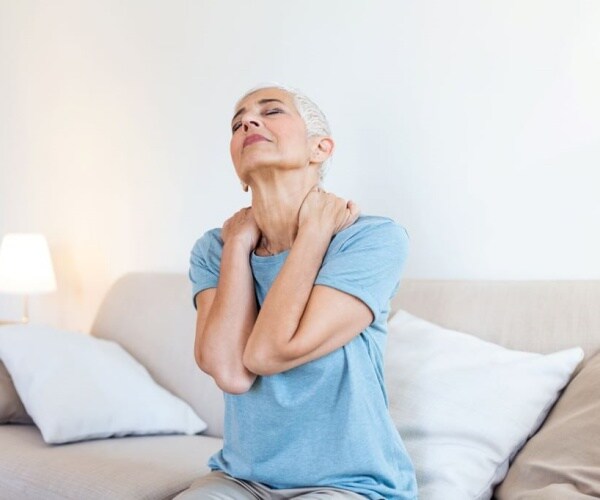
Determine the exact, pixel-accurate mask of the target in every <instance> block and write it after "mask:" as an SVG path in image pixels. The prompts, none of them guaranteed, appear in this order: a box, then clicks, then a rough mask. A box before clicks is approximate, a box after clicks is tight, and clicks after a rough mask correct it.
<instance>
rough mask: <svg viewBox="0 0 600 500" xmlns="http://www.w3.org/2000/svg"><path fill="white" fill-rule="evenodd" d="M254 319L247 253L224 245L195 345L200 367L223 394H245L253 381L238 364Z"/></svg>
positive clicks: (238, 246) (234, 245)
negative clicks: (207, 313) (213, 290)
mask: <svg viewBox="0 0 600 500" xmlns="http://www.w3.org/2000/svg"><path fill="white" fill-rule="evenodd" d="M256 317H257V305H256V294H255V291H254V278H253V276H252V269H251V267H250V260H249V252H248V250H247V248H246V247H245V246H244V245H242V244H240V243H238V242H237V240H231V241H227V242H225V244H224V246H223V251H222V254H221V269H220V273H219V281H218V285H217V290H216V294H215V298H214V301H213V304H212V307H211V310H210V313H209V315H208V317H207V320H206V324H205V327H204V331H203V332H202V336H201V338H200V340H199V345H198V349H199V359H200V366H201V367H202V369H203V370H205V371H206V372H207V373H209V374H210V375H211V376H213V378H214V379H215V381H216V382H217V384H218V385H219V386H220V387H221V388H222V389H223V390H225V391H227V392H245V390H247V389H248V388H249V387H250V386H251V385H252V383H253V382H254V379H255V378H256V374H254V373H251V372H250V371H249V370H248V369H247V368H246V367H245V366H244V364H243V362H242V356H243V353H244V349H245V347H246V342H247V340H248V337H249V335H250V332H251V331H252V328H253V326H254V323H255V321H256Z"/></svg>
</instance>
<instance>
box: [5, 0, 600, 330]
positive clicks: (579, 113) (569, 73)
mask: <svg viewBox="0 0 600 500" xmlns="http://www.w3.org/2000/svg"><path fill="white" fill-rule="evenodd" d="M599 25H600V4H599V3H597V2H592V1H587V2H584V1H573V0H565V1H541V0H539V1H526V2H523V1H517V0H514V1H486V2H481V1H478V0H477V1H476V0H464V1H461V2H447V1H442V0H437V1H425V2H408V1H403V2H398V1H385V2H382V1H372V0H364V1H349V0H339V1H328V2H317V1H302V2H280V1H275V0H273V1H264V0H263V1H257V2H232V1H228V2H227V1H216V0H214V1H206V0H205V1H183V0H169V1H166V0H164V1H156V0H155V1H148V0H129V1H127V2H122V1H120V0H118V1H117V0H108V1H102V2H99V1H81V0H56V1H53V2H41V1H33V0H19V1H10V0H0V74H1V75H2V77H1V78H0V116H1V121H0V235H3V234H5V233H7V232H13V231H23V232H29V231H39V232H43V233H44V234H45V235H46V236H47V238H48V241H49V245H50V248H51V253H52V257H53V259H54V263H55V268H56V273H57V280H58V286H59V290H58V291H57V292H56V293H53V294H48V295H40V296H34V297H32V298H31V303H30V309H31V316H32V321H37V322H46V323H50V324H54V325H56V326H60V327H65V328H71V329H81V330H83V331H86V330H87V329H89V327H90V325H91V322H92V320H93V317H94V314H95V312H96V310H97V308H98V306H99V302H100V300H101V298H102V296H103V295H104V293H105V292H106V290H107V288H108V287H109V286H110V284H111V283H112V282H113V281H114V280H115V279H116V278H118V277H119V276H120V275H122V274H123V273H126V272H129V271H146V270H152V271H173V272H187V269H188V259H189V251H190V249H191V247H192V245H193V243H194V242H195V240H196V239H197V238H198V237H199V236H200V235H201V234H202V233H203V232H204V231H205V230H207V229H208V228H211V227H215V226H220V225H222V223H223V221H224V220H225V219H226V218H228V217H229V216H230V215H232V214H233V213H234V212H235V211H237V210H238V209H239V208H240V207H241V206H246V205H249V203H250V194H249V193H244V192H242V190H241V188H240V185H239V182H238V179H237V177H236V176H235V173H234V170H233V167H232V165H231V160H230V158H229V150H228V147H229V146H228V141H229V135H230V131H229V120H230V118H231V114H232V110H233V105H234V103H235V100H236V99H237V98H238V97H239V95H241V94H242V93H243V92H244V91H245V90H246V89H247V88H249V87H251V86H253V85H254V84H256V83H257V82H262V81H266V80H275V81H280V82H282V83H287V84H289V85H292V86H296V87H299V88H300V89H303V90H304V91H305V92H306V93H307V94H308V95H309V96H311V97H312V98H313V99H314V100H315V101H316V102H317V103H319V104H320V105H321V107H322V108H323V110H324V112H325V113H326V114H327V116H328V118H329V120H330V122H331V125H332V129H333V134H334V137H335V139H336V154H335V157H334V160H333V164H332V166H331V169H330V173H329V175H328V177H327V179H326V183H325V185H326V187H327V189H328V190H329V191H333V192H335V193H337V194H339V195H340V196H344V197H345V198H352V199H354V200H356V201H357V202H358V203H359V205H360V206H361V208H362V210H363V212H364V213H374V214H380V215H388V216H390V217H393V218H395V219H396V220H397V221H399V222H400V223H402V224H403V225H404V226H405V227H406V228H407V229H408V231H409V234H410V236H411V253H410V256H409V260H408V262H407V267H406V271H405V276H406V277H411V278H440V279H446V278H447V279H459V278H460V279H600V260H599V259H598V258H597V256H598V255H600V234H599V232H598V231H597V228H598V220H600V202H599V201H598V196H597V191H598V185H599V184H600V183H599V182H598V181H599V180H600V175H598V174H597V170H598V167H599V166H600V118H599V117H600V94H599V93H598V91H597V89H598V88H600V31H599V30H598V29H597V27H598V26H599ZM190 306H191V300H190ZM19 315H20V299H19V298H18V297H14V296H10V295H7V294H0V318H3V319H4V318H8V317H14V318H18V317H19Z"/></svg>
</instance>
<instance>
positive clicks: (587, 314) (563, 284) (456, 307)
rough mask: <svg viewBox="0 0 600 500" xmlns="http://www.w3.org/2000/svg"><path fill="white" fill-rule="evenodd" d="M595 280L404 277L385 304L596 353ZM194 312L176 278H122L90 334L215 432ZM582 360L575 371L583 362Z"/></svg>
mask: <svg viewBox="0 0 600 500" xmlns="http://www.w3.org/2000/svg"><path fill="white" fill-rule="evenodd" d="M599 306H600V281H583V280H582V281H476V280H420V279H404V280H403V281H402V283H401V286H400V289H399V291H398V294H397V295H396V297H394V300H393V301H392V304H391V312H390V317H391V315H393V313H395V312H396V311H397V310H398V308H400V307H402V308H403V309H405V310H406V311H408V312H410V313H411V314H414V315H416V316H419V317H421V318H424V319H426V320H428V321H431V322H434V323H437V324H439V325H442V326H444V327H446V328H450V329H454V330H459V331H462V332H465V333H471V334H473V335H476V336H478V337H480V338H482V339H484V340H488V341H490V342H495V343H497V344H500V345H503V346H505V347H508V348H510V349H518V350H523V351H531V352H542V353H546V352H552V351H556V350H559V349H565V348H567V347H572V346H581V347H582V348H583V349H584V350H585V353H586V359H585V360H584V363H585V361H587V359H589V357H590V356H591V355H592V354H594V353H595V352H597V351H598V350H600V307H599ZM195 327H196V310H195V309H194V306H193V303H192V288H191V284H190V282H189V278H188V276H187V274H183V273H129V274H126V275H124V276H122V277H121V278H119V279H118V280H117V281H116V282H115V283H114V284H113V286H112V287H111V288H110V289H109V291H108V293H107V294H106V296H105V298H104V300H103V302H102V304H101V306H100V309H99V311H98V314H97V315H96V318H95V321H94V324H93V326H92V331H91V333H92V334H93V335H95V336H97V337H101V338H106V339H111V340H115V341H117V342H118V343H119V344H121V346H123V347H124V348H125V349H127V351H129V352H130V353H131V354H132V355H133V356H134V357H135V358H136V359H137V360H138V361H140V362H141V363H142V364H143V365H144V366H145V367H146V368H147V369H148V371H149V372H150V374H151V375H152V377H153V378H154V379H155V380H156V381H157V382H158V383H159V384H160V385H162V386H163V387H165V388H166V389H168V390H169V391H171V392H172V393H173V394H175V395H177V396H179V397H181V398H182V399H184V400H185V401H187V402H188V403H189V404H190V405H191V406H192V407H193V408H194V410H195V411H196V412H197V413H198V415H199V416H200V417H201V418H202V419H203V420H204V421H205V422H206V423H207V424H208V429H207V431H206V434H208V435H211V436H222V435H223V411H224V404H223V394H222V392H221V391H220V389H219V388H218V387H217V386H216V384H215V383H214V381H213V380H212V378H211V377H209V376H208V375H206V374H205V373H203V372H202V371H201V370H200V369H199V368H198V367H197V365H196V362H195V360H194V336H195ZM584 363H582V364H581V365H580V369H581V367H582V366H583V365H584Z"/></svg>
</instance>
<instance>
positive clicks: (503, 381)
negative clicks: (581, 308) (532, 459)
mask: <svg viewBox="0 0 600 500" xmlns="http://www.w3.org/2000/svg"><path fill="white" fill-rule="evenodd" d="M583 355H584V353H583V350H582V349H581V348H579V347H574V348H572V349H566V350H563V351H559V352H556V353H552V354H547V355H543V354H537V353H529V352H522V351H513V350H509V349H506V348H504V347H502V346H499V345H496V344H493V343H490V342H486V341H483V340H481V339H479V338H477V337H475V336H473V335H468V334H466V333H461V332H457V331H454V330H449V329H446V328H443V327H441V326H439V325H435V324H433V323H430V322H428V321H425V320H423V319H420V318H417V317H415V316H413V315H411V314H409V313H408V312H406V311H404V310H400V311H398V312H397V313H396V314H395V315H394V316H393V317H392V319H391V320H390V321H389V323H388V345H387V349H386V359H385V379H386V386H387V388H388V397H389V407H390V413H391V415H392V418H393V420H394V422H395V424H396V427H397V429H398V432H399V434H400V436H401V437H402V439H403V441H404V443H405V445H406V449H407V451H408V454H409V456H410V457H411V459H412V461H413V464H414V466H415V471H416V475H417V483H418V485H419V497H420V498H423V499H427V500H454V499H456V500H459V499H460V500H469V499H478V500H481V499H489V498H491V497H492V492H493V487H494V486H495V485H496V484H497V483H499V482H500V481H502V479H503V478H504V476H505V475H506V471H507V470H508V463H509V460H510V459H511V458H512V457H514V454H516V452H517V451H518V450H519V449H520V448H521V447H522V446H523V445H524V443H525V441H526V440H527V438H528V436H530V435H531V434H533V433H534V432H535V431H536V430H537V429H538V427H539V426H540V425H541V424H542V422H543V420H544V418H545V417H546V415H547V414H548V411H549V410H550V408H551V407H552V405H553V404H554V402H555V401H556V399H557V398H558V396H559V395H560V391H561V389H562V388H563V387H564V386H565V384H567V383H568V381H569V379H570V377H571V375H572V373H573V371H574V370H575V369H576V367H577V365H578V364H579V363H580V361H581V360H582V358H583Z"/></svg>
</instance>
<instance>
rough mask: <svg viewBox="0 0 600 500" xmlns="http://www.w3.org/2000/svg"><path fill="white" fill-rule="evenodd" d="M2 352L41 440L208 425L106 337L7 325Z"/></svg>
mask: <svg viewBox="0 0 600 500" xmlns="http://www.w3.org/2000/svg"><path fill="white" fill-rule="evenodd" d="M165 342H168V340H165ZM0 359H1V360H2V361H3V362H4V363H5V365H6V368H7V370H8V372H9V373H10V375H11V377H12V379H13V382H14V384H15V388H16V389H17V392H18V393H19V396H20V397H21V401H23V405H24V406H25V409H26V410H27V412H28V413H29V415H31V418H32V419H33V421H34V422H35V424H36V425H37V426H38V427H39V429H40V431H41V433H42V436H43V438H44V441H45V442H46V443H55V444H56V443H68V442H72V441H81V440H85V439H94V438H106V437H110V436H117V437H118V436H126V435H134V434H178V433H185V434H196V433H199V432H202V431H204V430H205V429H206V424H205V423H204V422H203V421H202V420H201V419H200V417H198V415H196V414H195V413H194V411H193V410H192V409H191V408H190V406H189V405H188V404H187V403H186V402H184V401H182V400H181V399H179V398H177V397H176V396H174V395H173V394H171V393H170V392H168V391H167V390H166V389H164V388H163V387H161V386H159V385H158V384H157V383H156V382H154V380H153V379H152V377H151V376H150V374H149V373H148V371H147V370H146V368H144V367H143V366H142V365H141V364H140V363H138V362H137V361H136V360H135V359H134V358H133V357H132V356H131V355H130V354H129V353H127V352H126V351H125V350H124V349H123V348H122V347H121V346H120V345H119V344H117V343H116V342H113V341H111V340H104V339H99V338H96V337H93V336H90V335H86V334H83V333H79V332H69V331H62V330H58V329H55V328H51V327H46V326H38V325H14V326H6V327H3V328H0Z"/></svg>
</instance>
